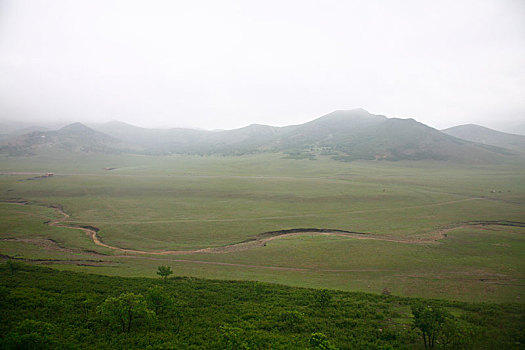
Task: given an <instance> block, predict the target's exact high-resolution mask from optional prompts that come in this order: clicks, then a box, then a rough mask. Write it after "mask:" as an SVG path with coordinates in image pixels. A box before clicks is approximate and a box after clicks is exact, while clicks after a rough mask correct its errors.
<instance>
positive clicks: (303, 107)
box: [0, 0, 525, 129]
mask: <svg viewBox="0 0 525 350" xmlns="http://www.w3.org/2000/svg"><path fill="white" fill-rule="evenodd" d="M357 107H362V108H365V109H367V110H368V111H370V112H372V113H376V114H384V115H386V116H388V117H404V118H409V117H411V118H415V119H417V120H419V121H421V122H424V123H427V124H429V125H431V126H434V127H438V128H443V127H447V126H452V125H456V124H462V123H468V122H475V123H480V124H485V125H490V124H491V123H493V122H496V121H502V120H514V121H516V120H518V119H525V1H524V0H493V1H492V0H488V1H485V0H472V1H468V0H466V1H463V0H452V1H448V0H439V1H436V0H432V1H424V0H423V1H422V0H413V1H411V0H407V1H402V0H397V1H395V0H394V1H390V0H384V1H374V0H363V1H330V0H319V1H309V0H297V1H295V0H293V1H287V0H279V1H273V0H264V1H249V0H246V1H241V0H239V1H227V0H220V1H199V0H191V1H184V0H172V1H162V0H151V1H133V0H123V1H111V0H85V1H84V0H75V1H72V0H62V1H60V0H0V120H7V119H18V120H50V121H56V120H70V121H96V122H102V121H109V120H115V119H116V120H122V121H127V122H130V123H132V124H136V125H141V126H192V127H200V128H206V129H214V128H234V127H241V126H245V125H248V124H251V123H261V124H270V125H287V124H298V123H302V122H305V121H308V120H311V119H314V118H316V117H319V116H321V115H323V114H326V113H328V112H331V111H333V110H336V109H351V108H357Z"/></svg>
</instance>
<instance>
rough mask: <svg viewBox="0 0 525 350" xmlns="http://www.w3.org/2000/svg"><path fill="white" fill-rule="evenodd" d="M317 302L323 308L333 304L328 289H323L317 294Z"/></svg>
mask: <svg viewBox="0 0 525 350" xmlns="http://www.w3.org/2000/svg"><path fill="white" fill-rule="evenodd" d="M315 300H316V301H317V303H318V304H319V306H321V307H323V308H324V307H327V306H328V305H330V303H331V302H332V294H331V293H330V291H328V290H326V289H321V290H319V291H317V293H316V294H315Z"/></svg>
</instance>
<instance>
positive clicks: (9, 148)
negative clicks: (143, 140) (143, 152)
mask: <svg viewBox="0 0 525 350" xmlns="http://www.w3.org/2000/svg"><path fill="white" fill-rule="evenodd" d="M138 150H140V148H139V147H137V146H132V145H129V144H126V143H125V142H123V141H121V140H119V139H116V138H114V137H111V136H109V135H106V134H104V133H101V132H98V131H95V130H93V129H91V128H88V127H87V126H85V125H84V124H81V123H73V124H70V125H67V126H65V127H63V128H61V129H59V130H56V131H34V132H30V133H27V134H24V135H19V136H13V137H11V138H8V139H7V140H4V141H3V142H2V145H1V146H0V152H4V153H7V154H9V155H11V156H17V155H38V154H46V153H57V152H77V153H78V152H85V153H93V152H98V153H122V152H136V151H138Z"/></svg>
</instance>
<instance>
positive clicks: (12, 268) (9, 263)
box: [6, 259, 22, 275]
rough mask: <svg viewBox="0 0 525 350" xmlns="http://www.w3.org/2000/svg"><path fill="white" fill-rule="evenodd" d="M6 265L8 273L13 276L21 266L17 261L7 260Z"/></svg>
mask: <svg viewBox="0 0 525 350" xmlns="http://www.w3.org/2000/svg"><path fill="white" fill-rule="evenodd" d="M6 265H7V268H8V269H9V272H10V273H11V275H14V274H15V272H17V271H18V270H20V269H21V268H22V264H21V263H20V262H18V261H14V260H11V259H9V260H7V261H6Z"/></svg>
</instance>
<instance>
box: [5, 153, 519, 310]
mask: <svg viewBox="0 0 525 350" xmlns="http://www.w3.org/2000/svg"><path fill="white" fill-rule="evenodd" d="M104 168H115V169H113V170H104ZM0 171H1V173H2V174H3V175H2V176H0V200H1V201H3V202H2V203H0V238H1V239H2V240H1V241H0V254H2V255H4V256H10V257H15V258H21V259H25V260H26V261H34V262H35V263H49V264H53V266H54V267H57V268H59V269H72V270H80V271H89V272H96V273H101V274H108V275H122V276H153V275H154V273H155V270H156V267H157V266H158V265H161V264H162V265H170V266H172V267H173V269H174V270H175V273H176V274H177V275H184V276H195V277H206V278H217V279H239V280H261V281H267V282H276V283H282V284H288V285H293V286H306V287H314V288H332V289H341V290H352V291H356V290H357V291H367V292H375V293H380V292H381V291H382V290H383V289H384V288H385V287H386V288H388V289H390V290H391V291H392V292H393V294H396V295H405V296H419V297H433V298H445V299H457V300H468V301H472V300H475V301H518V302H522V301H523V300H525V273H524V271H525V259H524V258H525V253H524V251H525V249H524V248H525V239H524V238H525V236H524V233H525V228H524V227H517V226H502V225H484V226H481V225H462V224H463V223H466V222H471V221H498V222H501V221H514V222H524V221H525V165H524V164H510V163H509V164H499V165H497V166H495V165H490V166H489V165H477V166H467V165H458V164H451V163H441V162H352V163H344V162H336V161H333V160H330V159H323V158H321V159H317V160H313V161H312V160H290V159H283V158H282V156H281V155H277V154H275V155H272V154H270V155H268V154H267V155H253V156H243V157H199V156H163V157H160V156H159V157H153V156H124V155H123V156H84V157H74V158H68V156H64V157H62V158H60V159H57V158H46V157H3V158H0ZM46 172H54V173H55V176H53V177H49V178H44V179H40V180H28V178H31V177H33V176H34V175H36V174H38V175H41V174H45V173H46ZM14 200H24V201H28V202H29V204H27V205H20V204H16V203H12V202H11V203H10V202H9V201H14ZM49 205H60V206H62V207H63V208H64V211H65V212H66V213H68V214H69V215H70V217H69V218H68V219H67V221H66V222H65V224H68V225H91V226H95V227H97V228H99V229H100V231H99V232H98V236H99V237H100V238H101V240H102V241H103V242H105V243H106V244H108V245H110V246H114V247H119V248H128V249H134V250H144V251H150V252H152V251H161V250H194V249H201V248H207V247H221V246H227V245H230V244H233V243H238V242H241V241H244V240H246V239H250V238H254V237H255V236H256V235H257V234H260V233H263V232H267V231H276V230H285V229H293V228H326V229H340V230H348V231H356V232H362V233H367V234H371V235H373V237H374V238H376V239H374V240H371V239H369V240H366V239H355V238H349V237H340V236H328V235H324V236H321V235H314V234H306V235H300V236H288V237H283V238H280V239H275V240H272V241H269V242H267V244H266V246H264V247H258V248H254V249H249V250H243V251H232V252H229V253H223V254H218V253H199V254H178V255H154V254H133V253H123V252H121V251H115V250H112V249H109V248H105V247H100V246H96V245H95V244H94V243H93V242H92V240H91V238H90V237H88V236H87V235H86V234H85V233H84V232H82V231H80V230H75V229H69V228H64V227H51V226H49V225H48V224H46V223H45V222H47V221H50V220H54V219H58V218H59V217H60V215H59V214H58V213H57V212H56V211H55V210H54V209H51V208H48V207H47V206H49ZM449 229H450V230H449ZM443 230H446V231H443ZM444 232H446V237H442V236H441V235H440V234H442V233H444ZM49 239H51V240H49ZM436 240H437V241H436Z"/></svg>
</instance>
